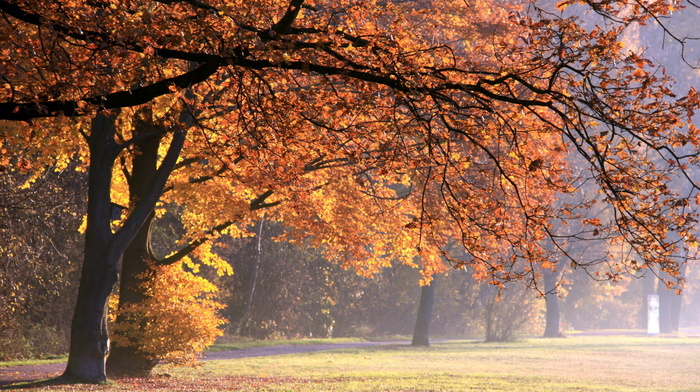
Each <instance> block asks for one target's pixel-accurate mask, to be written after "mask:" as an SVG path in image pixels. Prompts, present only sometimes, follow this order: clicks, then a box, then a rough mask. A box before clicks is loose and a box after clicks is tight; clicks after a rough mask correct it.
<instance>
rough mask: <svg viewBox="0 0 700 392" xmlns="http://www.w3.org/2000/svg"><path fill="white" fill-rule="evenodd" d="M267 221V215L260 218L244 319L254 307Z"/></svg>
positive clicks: (249, 275)
mask: <svg viewBox="0 0 700 392" xmlns="http://www.w3.org/2000/svg"><path fill="white" fill-rule="evenodd" d="M264 222H265V217H264V216H263V217H261V218H260V223H258V242H257V249H256V255H255V258H254V259H253V263H252V265H251V266H250V272H249V274H248V287H247V295H246V302H245V312H244V313H243V320H245V319H246V318H248V317H250V312H251V310H252V308H253V298H254V297H255V285H256V283H257V281H258V269H259V268H260V261H261V259H262V240H263V224H264Z"/></svg>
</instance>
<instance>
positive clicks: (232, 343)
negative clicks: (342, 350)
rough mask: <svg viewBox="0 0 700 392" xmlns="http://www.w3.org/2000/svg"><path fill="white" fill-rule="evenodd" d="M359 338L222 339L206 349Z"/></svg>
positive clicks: (325, 341)
mask: <svg viewBox="0 0 700 392" xmlns="http://www.w3.org/2000/svg"><path fill="white" fill-rule="evenodd" d="M362 341H364V339H360V338H333V339H296V340H245V339H224V340H220V341H218V342H216V344H214V345H212V346H211V347H209V348H207V350H206V351H207V352H211V351H230V350H241V349H246V348H255V347H270V346H280V345H309V344H327V343H345V342H362Z"/></svg>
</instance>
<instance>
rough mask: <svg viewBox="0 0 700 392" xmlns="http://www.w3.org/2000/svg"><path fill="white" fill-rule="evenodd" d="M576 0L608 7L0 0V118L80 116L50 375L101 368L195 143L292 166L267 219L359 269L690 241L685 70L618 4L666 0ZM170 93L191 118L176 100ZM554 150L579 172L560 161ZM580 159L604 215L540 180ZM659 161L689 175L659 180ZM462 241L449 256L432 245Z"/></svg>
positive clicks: (661, 260)
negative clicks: (80, 201) (128, 172)
mask: <svg viewBox="0 0 700 392" xmlns="http://www.w3.org/2000/svg"><path fill="white" fill-rule="evenodd" d="M567 4H568V3H567V2H564V3H562V4H560V8H564V7H565V6H566V5H567ZM590 5H591V7H592V9H593V10H594V11H595V12H597V13H599V14H600V15H602V16H604V17H605V18H607V20H608V21H609V24H607V25H606V26H607V27H606V28H605V29H603V28H602V27H598V26H593V27H590V28H586V27H584V25H582V24H581V23H579V22H580V21H579V20H578V19H577V18H573V17H570V18H569V17H563V16H562V17H560V16H556V15H553V14H551V13H538V12H537V9H536V7H534V6H533V7H531V8H529V9H530V10H531V14H529V15H527V14H525V13H524V12H519V11H518V9H516V8H512V9H507V8H506V5H505V4H499V3H497V2H481V1H480V2H476V3H473V4H472V3H465V2H461V1H454V2H453V1H433V2H431V3H430V4H429V6H430V7H428V4H427V3H426V2H416V3H414V2H410V1H409V2H384V1H370V2H364V1H363V2H355V1H334V2H332V3H326V2H321V1H317V2H314V3H309V4H307V3H305V2H304V1H302V0H291V1H266V2H259V1H251V2H244V3H241V2H229V1H225V0H219V1H209V2H198V1H188V0H183V1H164V0H160V1H158V0H153V1H145V2H139V3H138V4H137V3H135V2H131V1H128V0H124V1H118V0H111V1H107V0H105V1H94V2H78V1H75V2H74V1H64V2H60V3H57V2H54V1H48V0H47V1H32V2H27V1H21V0H2V1H0V12H2V13H3V15H4V16H5V17H4V18H3V20H2V21H0V28H1V29H2V32H3V39H2V41H0V47H1V48H2V52H0V53H2V54H1V55H0V64H2V67H3V80H4V84H3V86H2V90H1V91H2V93H1V94H2V97H3V98H2V102H0V119H5V120H12V121H26V122H32V123H31V124H28V125H27V128H26V129H23V130H16V131H15V133H14V134H12V135H9V136H8V137H16V138H26V139H27V141H28V143H30V144H31V145H32V146H35V147H36V150H37V151H44V153H45V154H44V155H52V154H61V153H64V151H65V150H71V149H75V148H77V147H76V146H78V143H79V141H78V140H79V138H78V137H76V135H82V137H83V138H84V139H85V140H86V141H87V149H88V150H89V153H90V161H89V167H90V172H89V191H88V219H87V229H86V244H85V254H84V260H83V271H82V278H81V283H80V290H79V293H78V301H77V305H76V310H75V315H74V319H73V327H72V328H73V334H72V342H71V350H70V356H69V364H68V367H67V369H66V372H65V374H64V377H65V378H66V379H71V380H81V381H98V382H99V381H104V380H105V379H106V376H105V369H104V362H105V358H106V355H107V353H108V351H109V338H108V333H107V330H106V312H105V308H106V303H107V298H108V296H109V293H110V292H111V291H112V287H113V285H114V283H115V282H116V280H117V272H118V261H119V259H120V257H121V256H122V254H123V253H124V251H125V249H126V247H127V246H128V244H129V243H130V242H131V241H132V239H133V238H134V237H135V236H136V235H137V233H138V231H139V230H140V229H141V228H142V227H143V225H144V223H145V222H147V220H148V219H149V217H150V216H152V213H153V211H154V208H155V206H156V202H157V201H158V199H159V198H160V197H161V194H162V192H163V189H164V188H165V187H166V182H167V180H168V177H169V176H170V174H171V172H172V171H173V170H174V169H175V168H176V164H177V160H178V158H179V156H180V153H181V152H182V151H183V150H184V149H188V148H193V149H199V150H201V151H206V152H207V153H208V154H210V158H208V159H207V161H206V164H210V163H212V162H214V161H217V162H219V163H221V164H222V165H223V166H226V168H227V169H229V170H230V172H231V174H230V175H231V178H235V179H236V180H237V181H238V183H239V184H242V186H249V187H250V189H249V190H248V192H250V194H251V195H261V194H264V193H265V192H270V191H272V192H274V191H276V190H277V189H281V188H282V189H286V190H287V192H286V193H284V196H283V201H284V204H285V208H284V209H281V208H280V209H278V210H276V212H275V216H274V217H272V218H273V219H280V220H285V221H286V222H290V223H292V226H293V227H296V231H295V232H294V233H293V234H294V235H297V236H301V237H303V236H305V235H306V232H308V233H314V234H317V235H316V236H314V241H317V242H318V243H319V244H324V245H325V249H327V250H328V252H329V253H331V254H336V255H338V256H340V255H342V256H343V257H345V258H346V260H345V264H346V265H347V266H354V267H356V268H358V269H359V271H360V272H367V273H370V272H373V271H376V270H377V269H378V268H380V267H381V266H383V265H387V263H388V260H390V259H397V260H400V261H403V262H405V263H409V264H411V263H413V260H419V259H420V260H421V263H422V264H421V266H422V268H423V271H424V276H425V282H424V283H427V281H428V280H429V279H430V276H431V275H432V274H433V273H435V272H436V271H440V270H443V269H444V268H445V265H444V262H443V260H449V261H450V262H452V263H454V264H455V265H457V266H467V265H469V266H472V267H474V269H475V271H476V273H475V274H476V275H477V276H479V277H481V278H484V279H487V280H489V281H491V282H492V283H494V284H498V283H499V282H500V281H502V280H509V279H518V278H523V279H530V280H534V279H536V278H537V276H536V272H535V271H536V270H537V269H536V268H534V266H533V265H534V264H544V263H547V262H549V263H550V264H551V261H550V260H549V259H551V258H553V257H557V258H560V257H561V256H562V255H563V256H565V257H566V256H567V254H566V252H563V251H562V249H565V246H563V244H562V241H568V240H570V239H572V238H576V239H584V240H592V241H594V240H601V241H603V240H607V241H623V242H626V243H627V244H628V245H629V246H630V248H631V251H632V252H633V253H636V254H637V255H638V256H639V258H638V259H637V258H635V259H634V260H631V259H630V260H626V259H623V260H619V259H618V260H616V263H611V266H612V268H611V269H610V270H609V271H607V272H606V274H607V276H608V277H609V278H611V279H615V278H616V277H617V276H618V275H619V274H620V273H621V272H622V271H623V270H624V269H623V265H624V264H627V263H626V262H627V261H629V264H627V266H628V267H631V268H646V267H648V266H652V265H656V266H659V268H661V269H662V270H664V271H666V272H668V273H670V276H671V277H673V276H675V275H676V273H677V271H678V266H679V264H680V263H682V262H683V260H682V259H680V258H678V257H677V256H675V255H678V254H683V252H680V249H679V248H687V247H689V246H690V245H693V244H694V243H695V237H694V233H693V227H692V226H693V223H694V222H695V209H696V195H697V188H696V186H695V184H694V183H693V182H692V180H691V177H690V176H689V174H688V173H689V171H690V170H691V169H692V167H693V166H694V165H696V164H697V160H696V159H695V156H696V149H697V145H698V143H700V140H699V139H698V132H697V129H696V128H695V127H693V126H692V125H687V121H688V120H689V118H690V116H691V115H692V111H693V109H695V108H696V107H697V105H698V100H697V96H696V93H695V91H694V90H691V91H689V92H688V93H687V95H684V96H681V97H677V96H674V95H672V94H671V90H670V89H669V83H671V81H670V80H669V79H668V78H666V77H665V76H664V75H663V74H662V73H661V72H660V71H659V70H657V69H656V67H655V66H654V65H653V64H652V63H651V62H650V61H648V60H647V59H645V58H643V57H642V54H643V51H642V50H641V49H637V50H631V49H624V48H623V45H621V44H620V39H621V38H620V37H621V34H623V33H625V32H626V29H627V28H628V27H629V26H631V25H634V24H637V23H643V22H645V21H648V20H649V19H650V18H658V17H661V16H664V15H667V14H669V13H670V12H671V11H672V10H673V8H674V6H673V5H672V4H670V3H666V2H664V1H657V2H654V3H653V4H651V5H647V6H645V7H641V6H640V7H629V6H628V5H627V3H626V2H607V1H606V2H604V3H597V2H596V3H594V2H591V4H590ZM522 10H524V9H522ZM144 104H149V105H152V108H151V111H152V113H153V114H152V116H153V117H154V118H157V119H159V127H158V130H154V131H153V132H148V133H144V134H138V133H133V134H131V135H128V134H123V136H125V137H120V136H119V132H118V131H117V129H116V126H115V122H114V118H115V116H116V114H115V113H114V112H113V110H114V109H118V108H122V109H123V110H133V111H137V110H139V108H138V106H139V105H144ZM183 111H184V112H187V113H189V114H190V115H191V116H192V117H193V119H192V120H191V121H184V122H183V121H180V114H181V113H183ZM86 115H90V116H94V120H93V121H92V124H91V125H90V126H89V127H87V126H86V123H85V122H84V121H81V120H80V119H79V117H84V116H86ZM42 118H48V119H43V120H42ZM156 137H157V138H162V140H163V141H164V142H163V147H161V148H162V158H161V159H160V160H159V165H158V167H157V168H156V169H155V171H154V173H153V177H152V181H151V182H150V184H149V187H148V189H147V190H146V192H144V193H143V195H142V196H141V197H140V198H139V199H138V200H136V201H135V202H134V203H133V205H132V206H131V208H130V210H129V214H128V217H127V218H126V219H125V220H124V221H123V222H121V223H120V224H119V225H118V226H117V227H112V224H111V223H112V222H111V220H110V217H111V214H110V212H111V210H110V209H111V194H110V191H111V189H112V178H113V176H112V171H113V168H114V164H115V161H116V160H117V159H118V158H119V156H120V154H121V153H123V152H124V151H125V150H126V149H128V148H130V147H131V146H134V145H139V144H140V143H142V142H143V141H144V140H146V139H149V138H156ZM50 140H53V143H54V144H56V140H59V143H58V147H57V148H53V149H50V147H48V146H49V145H50ZM47 149H48V150H47ZM567 153H572V154H573V153H575V154H580V155H581V156H583V157H584V158H585V161H586V162H587V165H588V168H587V170H589V172H586V173H580V172H576V171H574V170H571V169H570V168H569V167H567V166H566V165H565V164H563V160H562V156H564V155H565V154H567ZM181 162H182V161H181ZM201 164H202V163H201V162H193V163H192V165H193V166H194V167H195V168H196V167H198V165H201ZM321 169H328V170H321ZM331 169H333V170H331ZM320 173H323V174H320ZM331 173H335V174H331ZM349 174H352V175H349ZM583 177H586V178H589V179H590V180H594V181H595V183H596V186H597V188H598V190H599V191H600V192H601V193H602V194H603V195H604V200H603V202H604V203H607V204H609V206H610V208H611V209H612V211H614V214H612V215H611V216H613V218H612V219H609V220H601V219H591V218H589V217H587V215H586V208H587V207H588V206H589V203H587V202H583V203H580V204H576V205H571V204H564V205H561V206H555V205H554V204H553V203H551V200H552V197H553V196H554V195H555V194H556V193H572V192H575V191H576V186H578V185H580V182H581V181H586V179H584V178H583ZM251 179H254V180H255V181H254V182H250V180H251ZM671 179H673V180H684V181H686V182H687V183H689V184H690V186H688V187H686V188H684V189H686V192H684V193H683V194H678V193H675V192H673V191H672V190H671V189H670V188H669V187H668V186H666V183H668V182H669V181H670V180H671ZM397 189H400V191H398V190H397ZM406 189H408V190H409V191H408V192H407V191H405V190H406ZM254 197H256V196H251V197H250V198H249V199H252V198H254ZM209 198H211V199H212V200H213V201H214V202H216V201H217V197H215V195H207V198H204V199H207V200H206V201H209V200H208V199H209ZM281 200H282V199H277V200H276V201H281ZM353 200H355V201H357V200H372V201H373V202H372V203H353V202H352V201H353ZM249 201H250V200H249ZM191 205H192V207H191V208H193V209H198V210H206V209H209V210H212V208H211V206H212V204H207V203H203V204H202V205H201V206H199V207H198V206H197V203H194V204H191ZM240 207H241V208H244V209H249V204H242V205H241V206H240ZM228 210H230V208H229V209H228ZM212 215H213V214H211V213H210V214H200V216H204V217H209V218H204V219H200V218H195V219H193V222H194V221H198V220H203V221H210V220H211V216H212ZM310 216H315V219H314V220H310V221H307V222H305V224H294V223H298V222H299V219H300V217H310ZM570 220H577V221H580V223H581V226H580V227H581V229H580V230H579V231H578V232H577V233H574V234H570V233H569V234H567V236H566V239H563V237H562V236H561V235H559V233H557V231H556V230H555V229H554V227H559V226H561V225H565V223H566V222H568V221H570ZM209 223H214V222H211V221H210V222H209ZM195 226H196V225H193V226H192V227H195ZM215 226H216V225H215V224H210V225H208V228H201V229H200V231H201V233H202V234H206V233H207V232H208V231H209V230H210V229H211V228H212V227H215ZM357 227H360V228H370V229H371V230H368V231H365V230H358V229H357ZM672 233H677V235H671V234H672ZM546 242H550V243H553V246H551V247H546V246H544V245H542V244H544V243H546ZM455 243H456V244H459V245H460V246H461V248H462V249H463V252H461V254H462V255H465V256H464V257H459V258H458V257H453V255H451V254H449V253H448V252H446V249H450V248H452V247H454V244H455ZM368 244H371V246H367V245H368ZM547 249H554V250H553V251H548V250H547ZM639 260H641V261H639ZM567 261H568V262H570V263H571V264H572V265H574V266H577V265H580V266H583V265H586V264H587V263H589V262H590V263H593V262H596V261H605V262H611V260H608V259H606V258H605V257H602V258H598V259H597V260H589V261H586V260H578V259H574V258H570V259H569V260H567ZM520 266H523V267H520Z"/></svg>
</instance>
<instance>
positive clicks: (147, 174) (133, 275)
mask: <svg viewBox="0 0 700 392" xmlns="http://www.w3.org/2000/svg"><path fill="white" fill-rule="evenodd" d="M139 125H140V126H137V127H136V129H135V130H134V131H133V132H134V133H133V134H134V136H136V137H140V136H141V137H142V136H148V135H149V134H152V135H153V136H151V137H146V138H145V139H144V140H143V141H142V142H140V143H138V144H136V146H135V147H136V148H135V151H134V154H133V158H132V170H131V174H130V176H129V178H128V184H129V198H130V200H131V203H132V204H135V203H136V202H137V201H138V200H141V199H143V198H144V197H147V194H146V192H147V190H148V188H149V184H150V183H151V182H152V181H153V179H154V178H155V176H156V173H157V169H158V148H159V146H160V142H161V137H160V135H161V133H160V130H158V129H153V127H150V126H145V125H144V124H139ZM154 217H155V214H154V213H151V214H150V215H149V216H148V217H147V218H146V220H145V222H144V223H143V226H141V228H140V229H139V231H138V232H137V233H136V236H135V237H134V239H133V240H132V241H131V243H130V244H129V246H128V247H127V248H126V250H125V252H124V257H123V258H122V269H121V271H122V273H121V278H120V281H119V309H124V308H125V307H128V306H132V305H137V304H139V303H141V301H143V300H144V299H146V295H145V294H144V292H143V290H142V289H141V288H140V286H141V284H142V282H143V281H142V279H140V278H139V276H141V275H142V274H143V273H145V272H146V271H147V269H148V266H149V261H155V260H156V258H155V255H154V254H153V250H152V248H151V231H152V228H153V219H154ZM125 322H127V320H126V317H124V315H121V314H120V315H118V316H117V324H119V323H125ZM115 333H120V332H115ZM121 333H123V332H121ZM154 366H155V363H154V362H153V361H152V360H151V359H150V358H149V357H148V356H147V355H146V353H144V352H143V351H141V350H140V349H139V347H138V346H136V347H134V346H123V345H119V344H114V345H113V346H112V352H111V353H110V355H109V358H108V359H107V373H108V374H109V375H114V376H121V377H144V376H148V375H149V374H150V372H151V370H152V369H153V367H154Z"/></svg>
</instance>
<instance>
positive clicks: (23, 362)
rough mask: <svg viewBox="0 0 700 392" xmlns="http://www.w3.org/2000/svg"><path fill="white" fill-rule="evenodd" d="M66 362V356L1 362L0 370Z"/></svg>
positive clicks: (48, 356)
mask: <svg viewBox="0 0 700 392" xmlns="http://www.w3.org/2000/svg"><path fill="white" fill-rule="evenodd" d="M67 360H68V354H64V355H47V356H45V357H42V358H35V359H18V360H14V361H2V362H0V368H3V367H10V366H26V365H40V364H45V363H63V362H66V361H67Z"/></svg>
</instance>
